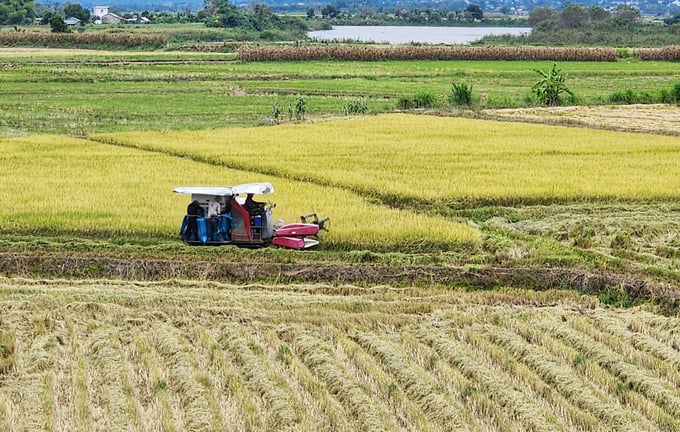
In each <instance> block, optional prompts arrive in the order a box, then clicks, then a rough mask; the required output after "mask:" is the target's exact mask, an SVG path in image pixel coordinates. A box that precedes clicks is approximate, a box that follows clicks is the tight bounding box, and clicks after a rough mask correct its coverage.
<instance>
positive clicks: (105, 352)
mask: <svg viewBox="0 0 680 432" xmlns="http://www.w3.org/2000/svg"><path fill="white" fill-rule="evenodd" d="M116 339H117V337H116V336H114V335H113V334H111V333H109V332H108V331H104V330H99V331H96V332H95V333H93V334H92V336H91V337H90V338H89V340H88V357H87V365H88V366H89V367H90V368H89V369H88V376H90V377H91V379H92V386H91V388H92V389H93V390H94V389H97V391H96V392H94V393H93V394H91V395H90V401H91V403H93V405H94V407H95V409H94V410H93V414H94V424H95V430H134V429H140V426H141V423H142V422H141V414H140V413H139V412H137V409H136V407H135V402H134V400H132V398H131V396H132V394H133V392H132V390H131V389H130V386H129V383H128V379H127V372H126V370H125V365H124V364H123V362H124V359H123V357H122V355H121V352H120V346H119V344H118V343H117V341H116Z"/></svg>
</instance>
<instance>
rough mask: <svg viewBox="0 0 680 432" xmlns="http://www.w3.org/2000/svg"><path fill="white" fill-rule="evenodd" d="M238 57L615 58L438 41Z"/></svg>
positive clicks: (303, 48) (270, 49) (591, 51)
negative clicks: (413, 44)
mask: <svg viewBox="0 0 680 432" xmlns="http://www.w3.org/2000/svg"><path fill="white" fill-rule="evenodd" d="M237 53H238V58H239V60H242V61H305V60H320V59H334V60H349V61H355V60H358V61H383V60H553V61H616V59H617V52H616V49H614V48H584V47H535V46H517V47H508V46H438V45H418V46H411V45H395V46H370V45H339V44H330V45H299V46H270V45H266V46H259V45H258V46H254V45H242V46H240V47H239V48H238V51H237Z"/></svg>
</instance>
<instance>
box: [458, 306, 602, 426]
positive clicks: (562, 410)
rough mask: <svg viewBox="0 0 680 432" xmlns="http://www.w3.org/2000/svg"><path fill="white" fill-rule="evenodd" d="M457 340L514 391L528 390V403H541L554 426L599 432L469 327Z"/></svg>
mask: <svg viewBox="0 0 680 432" xmlns="http://www.w3.org/2000/svg"><path fill="white" fill-rule="evenodd" d="M485 315H486V314H485ZM514 322H515V320H513V319H510V320H504V321H503V322H502V323H499V324H498V325H511V324H510V323H514ZM457 336H458V338H459V339H460V341H461V342H464V343H465V344H466V345H467V346H468V349H469V350H470V354H471V357H473V358H479V357H481V354H480V353H484V354H485V355H488V356H489V359H488V362H489V364H492V365H495V367H496V368H497V369H500V370H501V371H503V372H504V374H505V375H507V376H508V377H509V378H510V379H511V380H512V381H513V384H514V386H515V387H527V388H528V389H530V390H531V394H528V395H527V397H528V398H529V399H530V400H532V401H534V403H538V402H539V401H541V400H544V401H545V402H546V403H547V404H548V407H546V410H548V412H552V413H553V414H554V415H555V416H556V417H557V424H559V425H561V426H562V427H563V428H564V429H567V430H584V431H586V430H599V428H600V422H599V420H598V419H597V418H596V417H595V416H593V415H592V414H591V413H589V412H587V411H584V410H582V409H580V408H578V407H577V406H575V405H574V404H572V403H571V402H570V401H569V400H567V399H566V398H565V397H564V396H563V395H562V394H561V393H560V392H559V391H555V390H554V389H553V387H552V386H550V385H547V384H546V382H545V381H543V380H542V379H541V377H539V376H538V375H537V374H536V373H535V372H534V370H533V369H532V368H531V367H530V366H527V365H526V364H524V363H522V362H517V361H514V360H513V359H512V358H511V357H509V355H508V352H507V351H506V350H505V349H504V348H503V347H501V346H499V345H496V344H494V343H492V342H490V341H489V340H487V339H486V338H485V337H483V336H482V335H480V334H479V333H478V332H477V331H475V330H473V327H472V326H469V327H466V328H464V329H462V331H458V332H457Z"/></svg>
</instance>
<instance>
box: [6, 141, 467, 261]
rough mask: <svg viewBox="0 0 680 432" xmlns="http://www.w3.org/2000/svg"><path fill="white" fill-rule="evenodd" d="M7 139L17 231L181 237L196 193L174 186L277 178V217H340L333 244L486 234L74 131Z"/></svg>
mask: <svg viewBox="0 0 680 432" xmlns="http://www.w3.org/2000/svg"><path fill="white" fill-rule="evenodd" d="M6 144H7V145H6V146H5V145H4V144H3V146H0V154H2V155H7V156H8V159H4V158H2V159H0V161H6V163H5V164H2V168H3V170H4V172H5V174H6V175H4V176H2V177H1V178H0V187H2V188H3V189H6V190H8V191H12V196H7V199H8V201H11V202H13V203H14V206H13V207H12V209H11V210H10V209H9V208H8V207H6V208H5V209H4V210H3V209H0V221H2V225H1V226H2V227H3V229H4V230H11V231H12V232H13V233H16V232H27V231H28V232H53V233H73V232H77V233H80V234H81V235H86V236H94V237H97V236H104V237H106V238H111V237H116V236H122V237H125V238H127V237H137V238H139V237H148V236H166V237H168V238H173V237H175V238H176V237H177V234H176V233H177V230H178V226H179V224H180V222H181V220H182V217H183V215H184V213H185V209H186V205H187V201H186V200H187V198H186V197H185V196H179V195H178V194H173V193H172V192H171V191H172V189H173V188H174V187H177V186H179V185H181V184H182V183H184V182H187V183H188V184H204V185H215V183H217V184H223V182H224V183H226V182H228V183H229V184H238V183H247V182H252V181H272V182H273V183H274V184H275V185H276V188H277V190H280V191H282V192H281V193H278V192H277V194H276V195H275V196H274V199H275V200H276V202H277V204H278V205H279V207H278V208H281V209H282V211H281V212H279V211H278V210H277V212H276V215H277V218H283V219H284V220H287V221H288V222H293V221H297V220H299V218H300V215H301V214H307V213H309V212H310V211H312V210H313V211H317V212H323V213H322V215H330V216H331V217H332V218H333V221H334V225H333V227H334V229H332V230H331V232H329V233H325V234H327V235H325V236H324V244H327V245H328V246H329V247H335V248H338V249H353V248H360V249H361V248H366V249H376V250H380V249H384V250H394V249H395V248H399V249H400V250H401V251H405V252H406V251H408V250H423V248H425V249H430V250H436V249H438V248H439V249H450V248H454V247H461V248H466V247H470V248H473V247H475V246H476V245H478V244H479V243H480V237H479V233H478V232H477V230H476V229H475V228H473V227H471V226H468V225H467V224H465V223H461V222H459V221H451V220H442V219H441V218H436V217H431V216H423V215H416V214H415V213H413V212H410V211H403V210H396V209H392V208H385V207H384V206H377V205H373V204H369V203H368V202H366V201H365V200H364V198H363V197H358V196H356V195H355V194H353V193H351V192H348V191H344V190H342V189H331V188H328V187H324V186H320V185H314V184H309V183H305V182H302V181H293V180H285V179H281V178H275V177H271V176H268V175H260V174H253V173H249V172H244V171H235V170H229V172H226V173H225V171H224V168H223V167H221V166H220V165H219V164H218V165H217V166H209V165H208V166H207V165H205V164H203V163H197V162H191V161H187V160H185V159H178V158H177V157H175V156H170V155H167V154H162V153H161V154H159V153H150V152H140V151H138V150H133V149H127V148H121V147H114V146H109V145H101V144H96V143H93V142H90V141H85V140H77V139H72V138H57V139H55V138H54V137H32V138H26V139H17V140H13V141H7V142H6ZM123 161H126V163H123ZM114 162H115V163H114ZM0 164H1V162H0ZM5 165H6V166H5ZM114 166H115V167H116V168H114ZM28 167H31V169H30V170H29V169H28ZM5 168H6V170H5ZM215 179H223V180H215ZM180 182H181V183H180ZM101 191H106V193H101ZM82 197H89V198H90V199H87V200H84V199H82ZM349 202H351V203H353V205H352V206H348V205H347V203H349Z"/></svg>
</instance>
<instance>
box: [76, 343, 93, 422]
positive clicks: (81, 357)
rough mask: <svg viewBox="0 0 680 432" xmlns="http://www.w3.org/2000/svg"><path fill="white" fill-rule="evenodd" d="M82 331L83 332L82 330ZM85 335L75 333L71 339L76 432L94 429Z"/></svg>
mask: <svg viewBox="0 0 680 432" xmlns="http://www.w3.org/2000/svg"><path fill="white" fill-rule="evenodd" d="M81 331H82V330H81ZM82 338H84V335H83V334H81V333H80V331H78V332H74V334H73V336H72V338H71V350H72V351H73V355H72V364H71V385H72V386H73V390H72V391H73V425H74V431H75V432H89V431H91V430H92V429H93V427H94V425H93V418H92V408H91V406H90V399H89V393H90V389H89V377H88V374H87V370H88V368H89V366H88V364H87V358H86V356H85V354H84V353H83V350H82V345H81V339H82Z"/></svg>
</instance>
